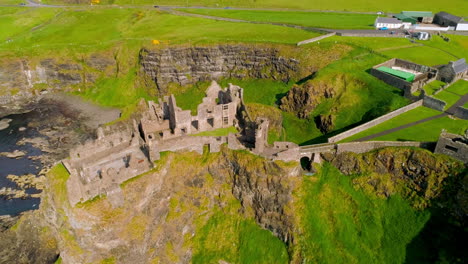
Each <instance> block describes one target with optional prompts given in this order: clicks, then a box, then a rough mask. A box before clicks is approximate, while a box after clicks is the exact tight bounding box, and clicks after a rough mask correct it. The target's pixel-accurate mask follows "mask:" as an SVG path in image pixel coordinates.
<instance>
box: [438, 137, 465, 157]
mask: <svg viewBox="0 0 468 264" xmlns="http://www.w3.org/2000/svg"><path fill="white" fill-rule="evenodd" d="M435 153H441V154H445V155H448V156H451V157H453V158H455V159H458V160H461V161H463V162H465V163H468V144H467V141H466V139H464V138H462V136H460V135H456V134H452V133H447V132H442V134H441V135H440V138H439V141H437V145H436V148H435Z"/></svg>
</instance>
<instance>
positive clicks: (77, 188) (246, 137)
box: [63, 82, 299, 205]
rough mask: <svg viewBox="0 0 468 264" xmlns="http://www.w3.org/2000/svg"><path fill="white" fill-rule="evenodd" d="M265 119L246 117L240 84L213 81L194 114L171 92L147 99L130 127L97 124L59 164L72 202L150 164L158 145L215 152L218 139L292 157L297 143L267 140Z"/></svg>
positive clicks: (156, 156) (108, 188)
mask: <svg viewBox="0 0 468 264" xmlns="http://www.w3.org/2000/svg"><path fill="white" fill-rule="evenodd" d="M268 124H269V122H268V120H265V119H258V120H256V121H255V122H252V121H250V118H249V116H248V113H247V111H246V109H245V105H244V102H243V90H242V88H240V87H239V86H235V85H232V84H230V85H229V87H228V88H226V89H221V87H220V86H219V85H218V84H217V83H216V82H212V84H211V85H210V86H209V87H208V89H207V91H206V97H205V98H203V102H202V103H201V104H200V105H198V108H197V114H196V115H195V116H193V115H192V114H191V111H190V110H182V109H180V108H179V107H177V103H176V99H175V97H174V96H173V95H171V96H167V97H165V98H164V99H163V100H160V101H159V102H158V103H155V102H153V101H149V102H148V103H147V106H146V110H145V112H144V113H143V114H142V116H141V118H140V120H139V121H136V120H134V121H133V126H132V127H131V128H125V129H115V128H114V127H112V126H107V127H105V128H103V127H100V128H98V131H97V139H96V140H93V141H89V142H86V143H85V144H83V145H81V146H78V147H77V148H75V149H73V150H72V151H71V152H70V159H67V160H64V161H63V164H64V166H65V168H66V169H67V170H68V172H69V173H70V178H69V180H68V181H67V190H68V196H69V201H70V203H71V204H72V205H75V204H77V203H79V202H83V201H86V200H88V199H91V198H93V197H96V196H98V195H102V194H109V193H113V192H115V191H116V190H118V189H119V184H121V183H122V182H124V181H126V180H128V179H130V178H133V177H135V176H137V175H139V174H142V173H144V172H146V171H148V170H150V169H151V168H152V164H154V161H156V160H158V159H159V158H160V153H161V152H163V151H178V150H185V151H196V152H199V153H203V149H204V147H205V146H208V149H209V151H210V152H218V151H219V150H220V148H221V145H222V144H227V146H228V147H229V148H230V149H249V150H251V151H252V152H253V153H256V154H260V155H263V156H265V157H269V158H271V159H283V160H288V158H287V157H288V156H289V157H292V158H293V159H295V157H294V156H295V155H288V153H289V151H290V150H291V149H293V150H295V151H296V152H298V150H299V148H298V145H296V144H294V143H290V142H275V144H274V146H273V147H268V146H267V134H268ZM229 127H235V128H236V129H237V130H238V131H240V133H237V134H233V133H231V134H229V135H228V136H194V134H197V133H200V132H205V131H210V130H215V129H219V128H229Z"/></svg>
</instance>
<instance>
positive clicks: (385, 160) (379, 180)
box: [322, 148, 464, 208]
mask: <svg viewBox="0 0 468 264" xmlns="http://www.w3.org/2000/svg"><path fill="white" fill-rule="evenodd" d="M322 157H323V158H324V160H326V161H329V162H331V163H332V164H333V165H334V166H335V167H337V168H338V169H339V170H340V171H341V172H342V173H343V174H345V175H361V176H360V177H358V178H355V179H354V183H355V184H357V185H359V186H361V187H364V186H366V187H364V188H368V187H369V186H371V187H372V191H373V192H375V193H377V194H378V195H382V196H385V197H388V196H390V195H393V194H395V193H399V194H400V195H402V196H403V197H405V198H407V199H408V200H409V201H410V202H411V203H412V204H413V206H414V207H417V208H425V207H427V206H429V204H430V203H429V201H430V200H432V199H434V198H437V197H439V196H440V194H441V192H442V190H443V189H444V187H445V184H446V181H445V179H446V178H447V177H450V176H453V175H458V174H460V171H461V170H463V168H464V166H463V164H462V163H461V162H458V161H456V160H453V159H451V158H449V157H445V156H441V155H437V154H432V153H431V152H429V151H427V150H422V149H416V148H383V149H379V150H375V151H371V152H367V153H364V154H354V153H351V152H344V153H340V154H337V155H332V154H322Z"/></svg>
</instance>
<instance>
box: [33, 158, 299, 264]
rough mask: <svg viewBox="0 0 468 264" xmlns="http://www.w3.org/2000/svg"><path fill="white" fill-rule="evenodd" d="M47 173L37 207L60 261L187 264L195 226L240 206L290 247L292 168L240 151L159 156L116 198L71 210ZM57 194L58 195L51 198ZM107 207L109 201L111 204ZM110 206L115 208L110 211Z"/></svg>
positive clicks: (295, 171) (53, 175)
mask: <svg viewBox="0 0 468 264" xmlns="http://www.w3.org/2000/svg"><path fill="white" fill-rule="evenodd" d="M56 173H57V171H56V170H52V172H51V174H50V175H49V189H48V191H49V193H48V195H47V197H46V202H45V205H44V206H43V207H42V208H41V210H43V212H44V216H45V218H46V219H47V221H49V223H50V226H52V229H53V230H55V231H54V232H55V234H56V236H57V238H58V243H59V248H60V255H61V258H62V260H63V261H64V263H98V262H99V261H101V260H104V259H109V258H111V259H114V260H115V261H117V263H152V262H151V261H156V260H157V261H159V263H190V262H191V258H192V254H193V252H192V250H193V249H192V248H191V247H190V246H187V245H191V243H193V241H192V240H193V237H194V236H196V234H197V232H198V230H199V228H200V227H201V226H203V225H204V224H205V223H206V221H208V219H209V218H210V217H211V216H212V215H213V213H214V212H215V211H216V210H225V208H229V207H230V205H231V204H232V203H239V201H240V204H241V209H240V211H239V212H238V214H240V215H243V216H244V217H246V218H251V219H255V220H256V221H257V223H258V224H259V225H260V226H262V227H264V228H266V229H269V230H271V231H272V232H273V233H274V234H276V235H277V236H278V237H280V238H282V239H283V240H284V241H290V240H291V235H290V233H291V232H290V230H291V229H292V223H293V222H294V221H293V219H292V214H290V213H288V212H287V210H286V208H285V207H286V206H287V204H289V203H290V200H291V197H292V195H291V192H292V190H293V188H294V184H293V183H294V179H296V178H299V179H300V177H296V176H298V175H299V174H300V170H299V167H298V166H297V164H293V165H287V166H286V165H281V164H279V163H276V162H271V161H266V160H264V159H263V158H260V157H256V156H254V155H252V154H249V153H245V152H233V151H230V150H228V149H224V150H223V151H222V152H221V153H217V154H209V155H208V154H205V155H203V156H201V155H199V154H195V153H182V154H175V153H171V154H167V155H165V156H163V157H162V160H161V161H158V162H157V164H156V168H155V169H154V170H153V171H151V172H150V173H147V174H145V175H143V176H141V177H137V178H136V179H134V180H131V181H130V182H128V183H125V184H123V185H122V191H121V192H118V193H117V194H116V195H110V196H107V197H102V198H97V199H94V201H90V202H86V203H84V204H82V205H78V206H77V207H74V208H71V207H70V206H69V205H68V203H67V202H66V200H65V199H66V196H65V195H64V194H63V192H62V191H59V190H60V189H61V187H60V186H62V184H64V179H63V178H61V176H59V175H60V173H58V174H56ZM57 191H58V192H57ZM111 202H112V203H111ZM116 202H118V203H120V204H122V206H119V207H113V206H112V205H111V204H115V203H116Z"/></svg>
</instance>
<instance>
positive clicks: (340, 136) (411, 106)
mask: <svg viewBox="0 0 468 264" xmlns="http://www.w3.org/2000/svg"><path fill="white" fill-rule="evenodd" d="M422 105H423V100H419V101H417V102H414V103H412V104H409V105H407V106H404V107H402V108H400V109H397V110H395V111H393V112H390V113H388V114H386V115H383V116H381V117H378V118H376V119H373V120H371V121H369V122H367V123H365V124H362V125H360V126H357V127H355V128H352V129H350V130H347V131H345V132H343V133H340V134H338V135H336V136H333V137H331V138H328V142H329V143H335V142H338V141H341V140H343V139H345V138H348V137H350V136H352V135H355V134H357V133H360V132H362V131H364V130H367V129H369V128H371V127H374V126H376V125H379V124H381V123H383V122H385V121H387V120H390V119H392V118H394V117H396V116H399V115H401V114H403V113H406V112H408V111H410V110H413V109H415V108H417V107H420V106H422Z"/></svg>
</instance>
